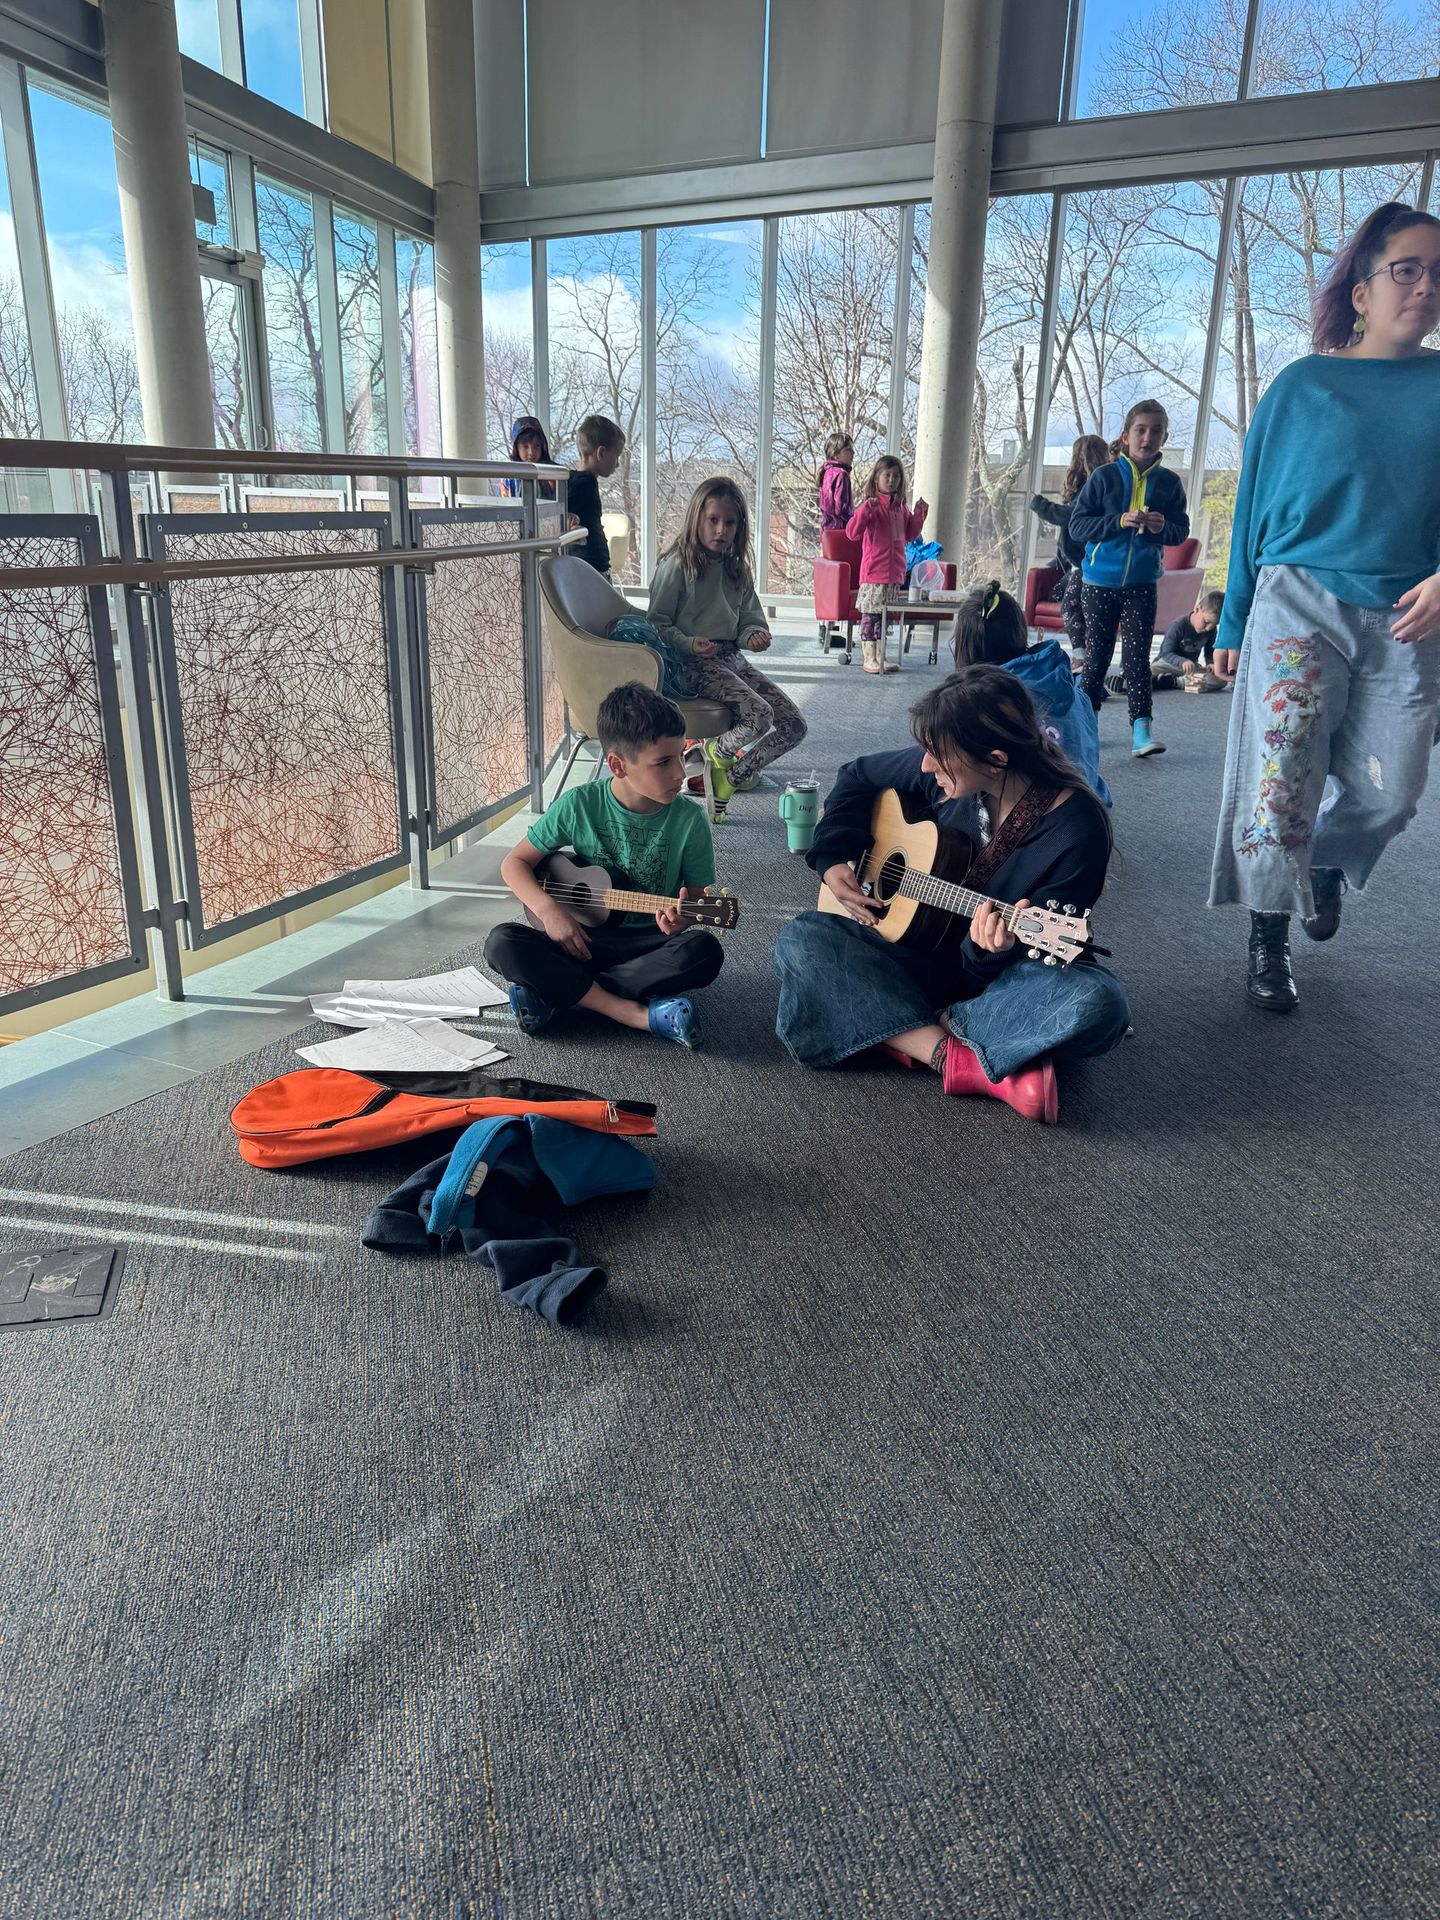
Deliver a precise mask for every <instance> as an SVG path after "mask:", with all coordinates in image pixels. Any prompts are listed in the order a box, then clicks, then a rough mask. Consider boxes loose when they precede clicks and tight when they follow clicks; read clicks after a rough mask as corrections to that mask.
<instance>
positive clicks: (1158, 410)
mask: <svg viewBox="0 0 1440 1920" xmlns="http://www.w3.org/2000/svg"><path fill="white" fill-rule="evenodd" d="M1142 413H1153V414H1154V415H1155V416H1156V417H1157V418H1158V420H1159V422H1160V425H1161V426H1162V427H1163V428H1164V430H1165V433H1166V435H1167V436H1168V435H1169V432H1170V416H1169V414H1168V413H1167V412H1166V411H1165V409H1164V407H1162V406H1161V404H1160V402H1159V401H1158V400H1137V401H1136V402H1135V404H1134V406H1133V407H1131V408H1130V410H1129V411H1128V412H1127V413H1126V415H1125V424H1124V426H1123V427H1121V429H1120V432H1119V435H1118V436H1117V438H1115V439H1114V440H1112V441H1111V442H1110V457H1111V459H1112V460H1118V459H1119V458H1120V456H1121V454H1122V453H1124V451H1125V436H1126V434H1127V433H1129V431H1130V429H1131V427H1132V426H1133V425H1134V423H1135V421H1136V420H1138V419H1139V417H1140V415H1141V414H1142Z"/></svg>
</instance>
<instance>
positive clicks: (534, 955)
mask: <svg viewBox="0 0 1440 1920" xmlns="http://www.w3.org/2000/svg"><path fill="white" fill-rule="evenodd" d="M585 938H586V939H587V940H588V941H589V942H590V958H589V959H588V960H576V959H574V958H573V957H572V956H571V955H570V954H568V953H566V951H565V949H564V948H563V947H558V946H556V944H555V942H554V941H553V940H552V939H551V938H550V936H549V934H547V933H542V932H541V931H540V929H539V928H538V927H532V926H530V925H529V924H528V923H527V922H525V921H522V920H510V921H507V922H506V923H505V925H504V926H503V927H496V929H495V931H494V932H493V933H492V934H491V935H490V938H489V939H488V940H487V941H486V942H485V964H486V965H487V966H489V967H493V968H494V970H495V972H496V973H498V974H500V975H501V976H502V978H504V979H506V980H515V981H518V982H519V984H520V985H521V986H522V987H530V988H531V989H532V990H533V991H534V992H536V993H538V994H539V996H540V998H541V999H542V1000H544V1001H545V1002H546V1003H547V1005H549V1006H552V1007H573V1006H574V1005H575V1003H576V1002H577V1001H578V1000H583V999H584V998H585V995H586V994H587V993H588V992H589V991H590V989H591V987H593V986H595V985H596V984H597V983H598V984H599V985H600V986H602V987H604V988H605V989H606V990H607V991H608V992H610V993H615V994H618V995H619V996H620V998H621V999H622V1000H643V1001H650V1000H668V999H670V998H671V997H672V996H673V995H675V994H677V993H686V992H688V991H689V989H690V988H692V987H708V986H709V984H710V982H711V981H712V980H713V979H714V978H715V976H716V974H717V973H719V971H720V967H721V963H722V962H723V960H724V958H725V949H724V948H723V947H722V946H721V945H720V942H719V941H718V940H717V939H716V938H715V935H714V934H713V933H707V932H706V930H705V929H704V927H682V928H681V930H680V932H679V933H672V934H668V935H667V934H663V933H661V931H660V929H659V928H658V927H657V926H656V925H655V923H654V921H653V920H652V921H651V923H650V925H649V926H648V927H641V926H625V925H624V924H617V923H615V922H612V921H608V920H607V921H606V923H605V925H604V926H602V927H587V928H586V930H585Z"/></svg>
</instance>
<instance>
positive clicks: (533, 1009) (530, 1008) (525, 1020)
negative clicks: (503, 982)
mask: <svg viewBox="0 0 1440 1920" xmlns="http://www.w3.org/2000/svg"><path fill="white" fill-rule="evenodd" d="M506 998H507V999H508V1000H509V1002H510V1011H511V1012H512V1013H513V1014H514V1016H515V1018H516V1020H517V1021H518V1022H519V1025H520V1031H521V1032H522V1033H543V1032H544V1031H545V1029H546V1027H548V1026H549V1024H550V1022H551V1021H552V1020H553V1019H554V1018H555V1012H556V1009H555V1008H554V1007H552V1006H551V1004H550V1002H549V1001H548V1000H542V999H541V998H540V996H539V994H538V993H536V991H535V989H534V988H533V987H522V986H521V985H520V983H519V982H518V981H515V982H513V983H512V984H511V985H510V986H509V987H508V988H507V989H506Z"/></svg>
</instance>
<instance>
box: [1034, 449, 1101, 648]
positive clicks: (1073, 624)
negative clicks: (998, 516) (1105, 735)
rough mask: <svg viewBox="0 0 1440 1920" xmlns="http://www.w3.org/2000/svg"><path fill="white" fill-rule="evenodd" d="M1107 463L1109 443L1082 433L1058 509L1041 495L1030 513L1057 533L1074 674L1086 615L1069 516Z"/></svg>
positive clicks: (1062, 613)
mask: <svg viewBox="0 0 1440 1920" xmlns="http://www.w3.org/2000/svg"><path fill="white" fill-rule="evenodd" d="M1109 459H1110V443H1109V442H1108V441H1107V440H1103V439H1102V438H1101V437H1100V435H1099V434H1098V433H1082V434H1081V435H1080V437H1079V439H1078V440H1076V441H1075V443H1074V445H1073V446H1072V447H1071V449H1070V466H1069V468H1068V470H1067V472H1066V474H1065V484H1064V485H1063V486H1062V487H1061V489H1060V504H1059V506H1058V507H1057V506H1056V505H1055V503H1054V502H1053V501H1052V500H1047V499H1046V498H1045V496H1044V494H1043V493H1037V494H1033V495H1032V496H1031V500H1030V511H1031V512H1032V513H1033V514H1034V515H1035V516H1036V518H1037V519H1039V520H1043V521H1044V522H1045V523H1046V525H1047V526H1051V527H1054V528H1055V530H1056V541H1055V558H1056V559H1057V560H1058V561H1059V563H1060V567H1061V571H1062V574H1063V576H1064V577H1063V578H1062V580H1061V582H1060V618H1061V619H1062V620H1063V621H1064V622H1065V638H1066V640H1067V641H1069V643H1070V665H1071V666H1072V667H1073V668H1074V670H1075V672H1076V673H1079V671H1080V669H1081V668H1082V667H1083V666H1084V664H1085V611H1084V604H1083V601H1082V599H1081V594H1080V586H1081V572H1080V563H1081V561H1082V560H1083V559H1084V557H1085V556H1084V553H1083V552H1082V550H1081V546H1080V542H1079V541H1078V540H1077V539H1076V538H1075V536H1074V534H1072V533H1071V531H1070V516H1071V513H1072V512H1073V511H1074V507H1075V502H1076V500H1077V499H1078V498H1079V495H1080V489H1081V488H1082V487H1083V486H1084V484H1085V482H1086V481H1087V480H1088V479H1089V478H1090V476H1091V474H1092V473H1094V472H1095V471H1096V469H1097V468H1099V467H1103V466H1105V465H1106V463H1107V462H1108V461H1109Z"/></svg>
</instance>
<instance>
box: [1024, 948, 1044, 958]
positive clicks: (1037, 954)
mask: <svg viewBox="0 0 1440 1920" xmlns="http://www.w3.org/2000/svg"><path fill="white" fill-rule="evenodd" d="M1025 957H1026V959H1028V960H1038V959H1039V958H1040V949H1039V947H1031V949H1030V951H1029V953H1028V954H1027V955H1026V956H1025Z"/></svg>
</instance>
